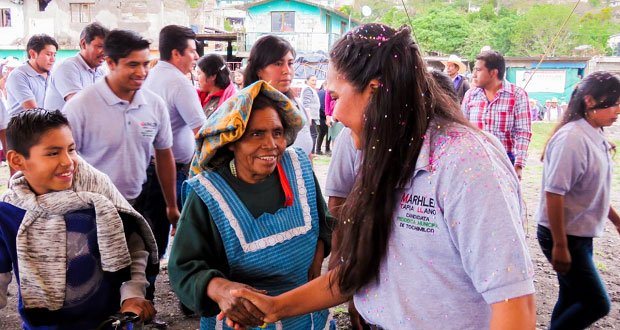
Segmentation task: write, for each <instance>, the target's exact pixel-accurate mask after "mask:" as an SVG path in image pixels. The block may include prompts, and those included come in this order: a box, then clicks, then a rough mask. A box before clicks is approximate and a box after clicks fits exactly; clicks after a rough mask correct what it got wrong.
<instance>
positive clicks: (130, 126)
mask: <svg viewBox="0 0 620 330" xmlns="http://www.w3.org/2000/svg"><path fill="white" fill-rule="evenodd" d="M149 45H150V42H149V41H147V40H145V39H143V38H142V37H141V36H140V35H138V34H137V33H135V32H133V31H128V30H113V31H111V32H110V33H109V34H108V36H107V37H106V39H105V53H106V56H107V58H106V62H107V64H108V67H109V68H110V73H109V74H108V75H107V76H106V77H105V79H101V80H100V81H98V82H96V83H95V84H94V85H92V86H90V87H88V88H86V89H84V90H83V91H82V92H80V93H78V94H77V95H75V97H73V98H71V100H69V102H67V104H65V107H64V109H63V112H64V113H65V114H66V116H67V118H68V119H69V122H70V123H71V129H72V131H73V137H74V139H75V144H76V149H77V152H78V154H79V155H80V156H82V158H84V159H85V160H86V161H87V162H89V163H90V164H91V165H93V166H94V167H95V168H97V169H98V170H100V171H102V172H104V173H105V174H107V175H108V176H109V177H110V179H112V182H114V184H115V185H116V187H117V188H118V190H119V191H120V192H121V194H123V196H124V197H125V198H126V199H127V200H129V201H130V202H131V203H132V204H134V205H135V202H136V199H137V198H138V196H139V195H140V193H141V192H142V184H143V183H144V182H145V181H146V168H147V167H148V165H149V163H150V161H151V156H152V154H153V148H154V149H155V162H156V164H157V172H158V177H159V181H160V182H161V184H162V190H163V194H164V196H165V203H166V210H167V216H168V218H169V219H170V221H171V222H176V221H177V220H178V218H179V210H178V208H177V205H176V204H177V203H176V182H175V181H176V171H175V167H174V157H173V155H172V149H171V148H172V131H171V129H170V117H169V116H168V111H167V110H166V105H165V104H164V101H163V100H162V99H161V98H160V97H159V96H157V95H156V94H155V93H153V92H151V91H149V90H147V89H144V88H142V89H141V88H140V87H142V83H143V82H144V80H145V79H146V76H147V74H148V63H149ZM137 208H138V207H137ZM138 211H140V210H138Z"/></svg>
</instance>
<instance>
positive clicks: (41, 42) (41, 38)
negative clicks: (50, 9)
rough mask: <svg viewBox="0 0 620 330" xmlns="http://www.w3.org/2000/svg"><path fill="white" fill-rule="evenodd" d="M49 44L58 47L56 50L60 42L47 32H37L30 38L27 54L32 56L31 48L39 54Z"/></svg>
mask: <svg viewBox="0 0 620 330" xmlns="http://www.w3.org/2000/svg"><path fill="white" fill-rule="evenodd" d="M47 45H52V46H54V47H56V50H58V43H57V42H56V39H54V38H52V37H50V36H48V35H47V34H35V35H33V36H32V37H30V39H29V40H28V44H27V45H26V55H27V56H28V58H30V50H34V51H35V52H36V53H37V54H39V53H40V52H41V51H42V50H43V48H45V46H47Z"/></svg>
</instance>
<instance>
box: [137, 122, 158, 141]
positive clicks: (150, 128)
mask: <svg viewBox="0 0 620 330" xmlns="http://www.w3.org/2000/svg"><path fill="white" fill-rule="evenodd" d="M156 134H157V123H149V122H145V121H141V122H140V135H142V136H144V137H148V138H152V137H155V135H156Z"/></svg>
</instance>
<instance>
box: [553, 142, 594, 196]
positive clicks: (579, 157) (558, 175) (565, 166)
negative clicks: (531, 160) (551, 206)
mask: <svg viewBox="0 0 620 330" xmlns="http://www.w3.org/2000/svg"><path fill="white" fill-rule="evenodd" d="M586 154H587V153H586V148H585V145H584V143H583V138H581V139H580V138H578V133H576V132H574V131H572V130H560V131H558V132H557V133H556V134H555V135H554V136H553V137H552V138H551V139H550V140H549V143H548V144H547V149H546V150H545V160H544V171H543V175H544V177H543V184H544V190H545V191H548V192H550V193H554V194H558V195H562V196H564V194H566V193H567V192H568V191H569V190H570V189H571V187H572V186H573V185H574V184H575V182H577V181H579V178H580V177H581V176H582V175H583V174H584V173H585V171H586V168H587V166H586V157H585V155H586Z"/></svg>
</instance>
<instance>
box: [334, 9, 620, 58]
mask: <svg viewBox="0 0 620 330" xmlns="http://www.w3.org/2000/svg"><path fill="white" fill-rule="evenodd" d="M614 2H615V4H620V1H618V2H616V1H614V0H589V2H583V1H582V2H581V3H580V4H579V5H578V7H577V9H576V10H575V12H574V13H573V15H572V16H570V18H569V19H568V21H567V23H566V26H565V27H564V29H563V31H562V33H561V34H560V35H559V36H558V39H557V41H556V42H555V44H554V46H553V48H552V49H551V50H550V52H549V56H586V55H598V54H601V55H612V54H614V53H615V51H614V50H613V49H612V48H611V47H610V46H609V45H608V40H609V38H610V37H611V36H612V35H614V34H618V33H620V22H619V20H618V17H620V6H619V7H614V8H612V7H610V5H613V4H612V3H614ZM574 4H575V1H561V0H556V1H551V0H549V1H516V0H490V1H485V0H483V1H479V2H474V1H465V0H456V1H455V0H452V1H451V2H445V1H440V0H410V1H405V6H406V8H407V13H409V17H410V19H411V24H412V25H413V29H414V37H415V38H416V39H417V41H418V43H419V44H420V46H421V48H422V50H423V51H424V52H425V53H426V54H452V53H455V54H459V55H460V56H461V57H464V58H468V59H470V60H471V59H473V58H474V57H475V56H476V54H478V52H479V51H480V48H481V47H482V46H485V45H489V46H491V47H493V48H494V49H497V50H499V51H500V52H502V53H503V54H504V55H506V56H540V55H542V54H543V53H544V52H545V50H546V49H547V47H548V46H549V44H551V41H552V40H553V38H554V37H555V35H556V34H557V32H558V30H559V29H560V27H561V26H562V24H563V23H564V21H565V20H566V18H567V17H568V16H569V14H570V12H571V10H572V9H573V6H574ZM363 5H368V6H370V7H371V8H372V9H373V13H372V15H371V16H369V17H362V15H361V10H360V8H361V7H362V6H363ZM340 10H341V11H342V12H345V13H347V14H351V16H352V17H354V18H356V19H359V20H361V21H362V22H364V23H366V22H382V23H385V24H388V25H390V26H400V25H402V24H410V23H409V19H408V17H407V13H406V12H405V10H404V8H403V4H402V2H401V0H357V1H356V2H355V5H354V6H344V7H341V8H340Z"/></svg>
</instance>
